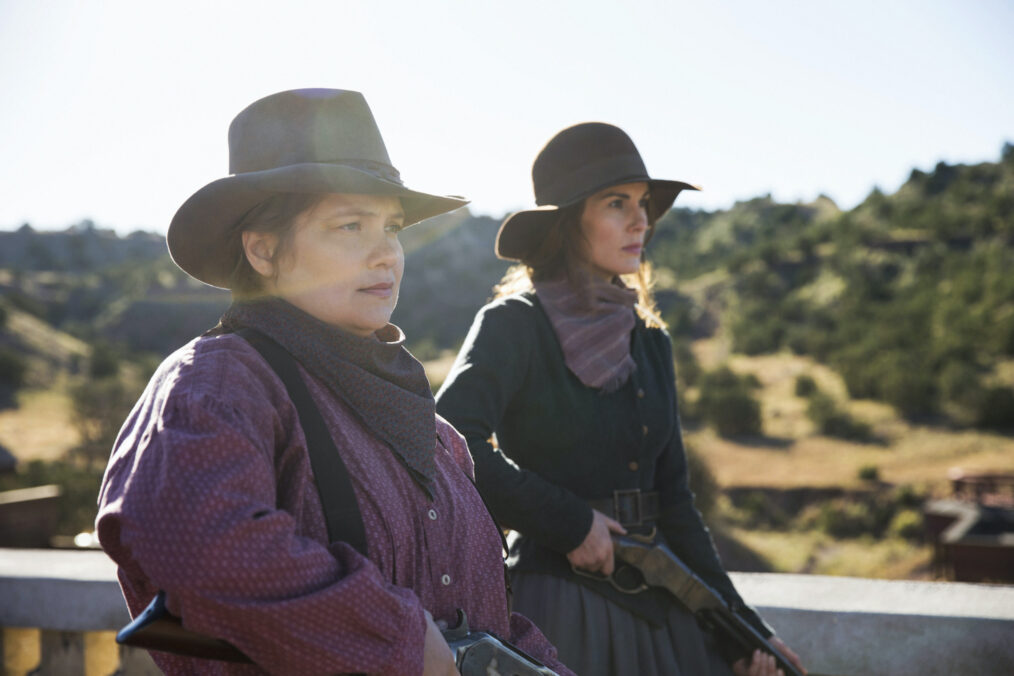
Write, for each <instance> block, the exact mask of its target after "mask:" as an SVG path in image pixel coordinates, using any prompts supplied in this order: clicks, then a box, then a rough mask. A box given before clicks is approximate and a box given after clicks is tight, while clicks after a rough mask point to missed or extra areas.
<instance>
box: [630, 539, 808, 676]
mask: <svg viewBox="0 0 1014 676" xmlns="http://www.w3.org/2000/svg"><path fill="white" fill-rule="evenodd" d="M613 551H614V553H615V554H616V558H618V559H620V560H621V561H623V562H625V563H627V564H629V565H631V566H633V567H634V568H636V569H638V570H639V571H640V572H641V575H642V576H643V577H644V581H645V583H646V584H648V585H650V586H653V587H661V588H663V589H665V590H666V591H667V592H669V593H670V594H671V595H672V596H674V597H676V599H677V600H678V601H680V603H682V604H683V605H684V606H686V608H687V610H689V611H690V612H691V613H693V614H694V616H695V617H696V618H697V620H698V622H700V623H701V624H702V625H705V626H706V627H708V628H710V629H712V630H713V631H715V632H716V633H718V634H719V635H721V636H723V637H725V639H726V640H727V641H729V642H731V643H732V644H734V645H735V646H737V647H738V649H739V652H740V653H742V655H743V656H747V657H748V656H749V655H750V654H751V653H753V651H754V650H758V649H759V650H761V651H762V652H765V653H768V654H770V655H773V656H774V658H775V661H776V662H777V664H778V668H779V669H781V670H782V671H783V672H784V673H785V674H786V675H787V676H802V672H801V671H800V670H799V669H797V668H796V666H795V665H794V664H793V663H792V662H790V661H789V660H788V658H787V657H785V655H783V654H782V653H781V651H779V650H778V649H777V648H775V646H774V645H772V644H771V642H770V641H768V640H767V639H766V638H764V636H762V635H761V633H760V632H758V631H757V630H756V629H755V628H754V627H753V625H751V624H750V623H749V622H747V621H746V620H744V619H743V618H742V617H741V616H740V615H739V614H738V613H736V611H734V610H733V609H732V608H730V607H729V604H727V603H726V602H725V599H723V598H722V597H721V595H719V594H718V592H716V591H715V590H714V589H712V588H711V587H710V586H708V584H707V583H705V582H704V580H702V579H701V578H699V577H698V576H697V574H696V573H694V572H693V571H692V570H690V568H689V567H688V566H687V565H686V564H685V563H683V561H681V560H680V558H679V557H678V556H676V555H675V554H674V553H673V552H672V550H670V549H669V548H668V547H666V546H665V545H664V544H661V543H651V542H646V541H642V540H640V539H637V538H636V537H631V536H622V535H615V536H613Z"/></svg>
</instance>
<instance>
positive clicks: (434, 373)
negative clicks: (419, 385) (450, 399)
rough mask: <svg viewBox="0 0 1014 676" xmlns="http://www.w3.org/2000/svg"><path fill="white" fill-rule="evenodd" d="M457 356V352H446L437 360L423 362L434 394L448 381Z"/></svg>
mask: <svg viewBox="0 0 1014 676" xmlns="http://www.w3.org/2000/svg"><path fill="white" fill-rule="evenodd" d="M456 356H457V352H455V351H454V350H444V351H443V352H441V353H440V356H439V357H437V358H436V359H430V360H429V361H424V362H423V368H424V369H425V370H426V377H427V378H429V381H430V387H431V388H433V392H434V393H436V391H437V390H438V389H440V386H441V385H443V383H444V380H446V379H447V374H448V373H450V372H451V367H452V366H454V358H455V357H456Z"/></svg>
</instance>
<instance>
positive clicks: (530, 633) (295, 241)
mask: <svg viewBox="0 0 1014 676" xmlns="http://www.w3.org/2000/svg"><path fill="white" fill-rule="evenodd" d="M229 148H230V169H231V173H232V175H231V176H229V177H226V178H223V179H220V180H218V181H215V182H213V183H211V184H209V185H207V186H205V187H204V188H202V189H201V190H200V191H198V192H197V193H195V194H194V195H193V196H192V197H191V198H190V199H188V200H187V201H186V203H184V205H183V206H182V207H181V208H180V209H179V211H178V212H177V213H176V216H175V217H174V218H173V221H172V224H171V225H170V228H169V233H168V244H169V251H170V253H171V254H172V257H173V260H174V261H175V262H176V263H177V264H178V265H179V266H180V267H181V268H182V269H183V270H184V271H186V272H187V273H189V274H190V275H192V276H193V277H195V278H197V279H199V280H201V281H202V282H205V283H208V284H211V285H214V286H220V287H224V288H229V289H232V291H233V296H234V303H233V305H232V306H231V307H230V308H229V309H228V311H227V312H226V313H225V315H224V316H223V317H222V320H221V323H220V325H219V326H218V327H216V328H215V329H214V330H212V331H210V332H208V333H207V334H205V335H203V336H201V337H200V338H197V339H195V340H193V341H191V342H190V343H188V344H187V345H185V346H183V347H182V348H180V349H179V350H178V351H177V352H176V353H174V354H173V355H171V356H169V357H168V358H167V359H166V360H165V361H164V362H163V363H162V365H161V366H160V367H159V369H158V371H157V372H156V373H155V375H154V376H153V377H152V379H151V382H150V383H149V385H148V387H147V389H146V390H145V392H144V394H143V395H142V396H141V399H140V400H139V401H138V403H137V405H136V406H135V407H134V410H133V411H132V412H131V414H130V417H129V418H128V419H127V421H126V422H125V423H124V426H123V429H122V431H121V432H120V435H119V437H118V439H117V440H116V445H115V447H114V449H113V452H112V456H111V458H110V460H109V466H108V469H107V470H106V474H105V477H104V480H103V484H102V489H101V494H100V496H99V514H98V519H97V524H96V528H97V531H98V535H99V540H100V542H101V543H102V547H103V548H104V549H105V551H106V552H107V553H108V554H109V555H110V556H111V557H112V558H113V559H114V560H115V561H116V563H117V564H118V566H119V570H118V575H119V580H120V584H121V587H122V589H123V593H124V596H125V597H126V600H127V604H128V606H129V609H130V612H131V615H134V616H136V615H137V614H138V613H139V612H140V611H141V610H142V609H143V608H144V606H145V605H146V604H147V603H148V601H149V600H150V599H151V598H152V597H153V596H154V595H155V593H156V591H158V590H163V591H165V592H166V603H167V605H168V607H169V609H170V610H171V612H172V613H173V614H175V615H177V616H180V617H181V618H182V622H183V624H184V626H185V627H186V628H188V629H191V630H194V631H197V632H199V633H202V634H206V635H209V636H213V637H216V638H220V639H224V640H226V641H228V642H229V643H231V644H233V645H234V646H235V647H236V648H238V649H239V650H241V651H242V652H243V653H245V654H246V655H247V656H248V657H249V658H250V659H251V660H252V661H253V662H254V665H243V664H230V663H226V662H210V661H206V660H198V659H194V658H187V657H179V656H174V655H169V654H167V653H161V652H153V656H154V658H155V661H156V663H157V664H158V665H159V667H161V668H162V669H163V670H164V671H165V672H166V673H169V674H195V673H200V674H211V673H220V674H226V673H229V674H240V673H242V674H252V673H264V672H265V671H266V672H270V673H277V674H337V673H370V674H397V675H399V676H400V675H403V674H426V675H432V674H456V673H457V671H456V669H455V664H454V659H453V658H452V656H451V652H450V650H449V648H448V645H447V643H446V642H445V641H444V639H443V637H442V635H441V633H440V630H439V628H438V623H441V622H443V623H445V624H449V625H452V626H453V625H454V624H456V623H457V620H458V616H457V610H458V609H461V610H464V611H465V613H466V615H467V619H468V621H469V623H470V626H471V628H472V629H473V630H483V631H488V632H493V633H496V634H498V635H500V636H503V637H505V638H506V639H507V640H510V641H512V642H514V643H516V644H517V645H519V646H520V647H521V648H522V649H523V650H526V651H528V652H529V653H530V654H531V655H533V656H535V657H536V658H537V659H541V660H543V661H544V662H546V663H547V664H548V665H549V666H551V667H552V668H554V669H556V670H558V671H559V672H560V673H570V672H569V671H567V670H566V668H565V667H563V666H562V665H560V664H559V663H558V662H557V660H556V657H555V651H554V650H553V648H552V646H551V645H550V644H549V643H548V642H547V641H546V640H545V638H544V637H543V636H542V635H541V633H540V632H539V631H538V630H537V629H536V628H535V627H534V626H533V625H532V624H531V623H530V622H529V621H528V620H526V619H524V618H523V617H521V616H519V615H516V614H515V615H511V613H510V611H509V608H508V600H507V594H506V590H505V586H504V582H503V562H502V559H501V540H500V535H499V533H498V532H497V528H496V526H495V525H494V523H493V520H492V519H491V517H490V515H489V513H488V512H487V511H486V508H485V507H484V506H483V504H482V501H481V499H480V498H479V495H478V493H477V492H476V490H475V487H474V486H473V484H472V482H471V477H470V475H471V472H472V464H471V460H470V458H469V456H468V452H467V448H466V447H465V444H464V441H463V440H462V439H461V437H460V435H458V434H457V433H456V432H455V431H454V430H453V429H452V428H451V427H450V425H448V424H447V423H446V422H444V421H443V420H442V419H439V418H438V417H437V416H436V415H435V413H434V402H433V397H432V395H431V393H430V389H429V383H428V382H427V380H426V376H425V374H424V373H423V369H422V366H421V365H420V364H419V362H418V361H416V360H415V359H414V358H413V357H412V356H411V355H410V354H409V353H408V352H407V351H406V350H405V348H404V347H403V343H404V336H403V335H402V333H401V331H400V329H398V328H397V327H396V326H393V325H391V324H389V323H388V320H389V318H390V316H391V312H392V311H393V310H394V306H395V303H396V302H397V299H398V289H399V286H400V283H401V276H402V270H403V268H404V255H403V253H402V249H401V245H400V244H399V242H398V232H399V231H400V230H401V229H402V228H404V227H406V226H409V225H411V224H413V223H415V222H417V221H419V220H422V219H424V218H428V217H430V216H433V215H436V214H439V213H443V212H446V211H450V210H452V209H456V208H457V207H459V206H461V205H462V204H463V203H464V202H463V201H462V200H460V199H456V198H448V197H439V196H435V195H427V194H425V193H420V192H416V191H413V190H410V189H409V188H407V187H405V186H404V184H403V183H402V181H401V179H400V177H399V175H398V172H397V170H395V169H394V167H393V166H391V162H390V159H389V158H388V156H387V150H386V149H385V147H384V144H383V140H382V139H381V137H380V133H379V130H378V129H377V127H376V124H375V122H374V119H373V115H372V113H371V112H370V109H369V108H368V107H367V105H366V101H365V100H364V99H363V97H362V95H360V94H359V93H357V92H349V91H340V90H331V89H312V90H297V91H289V92H281V93H279V94H274V95H272V96H268V97H266V98H264V99H261V100H259V101H256V102H255V103H253V104H251V105H250V106H249V107H247V108H246V109H245V110H244V111H242V112H241V113H240V114H239V115H238V116H237V117H236V119H235V120H234V121H233V123H232V125H231V127H230V129H229ZM265 345H268V346H270V345H274V346H275V348H276V352H275V354H276V355H277V354H282V351H284V353H288V354H289V355H291V356H290V357H288V359H289V361H287V362H285V363H290V364H292V369H291V371H290V375H291V374H294V379H295V382H297V383H298V382H301V383H302V385H303V387H302V390H303V392H304V393H305V397H300V395H299V394H298V392H299V390H300V388H299V387H298V386H296V387H292V388H290V386H289V382H285V384H283V380H282V379H280V375H279V374H281V373H283V372H284V369H279V371H277V372H276V371H275V370H274V369H273V366H272V365H269V363H270V364H274V363H275V362H273V361H272V362H269V361H266V358H265V356H262V355H264V354H265V352H262V351H261V348H264V347H265ZM255 346H260V347H259V348H256V349H255ZM268 354H270V352H269V353H268ZM292 358H294V360H295V361H294V362H293V361H291V360H292ZM268 359H271V357H268ZM290 382H291V381H290ZM290 395H291V396H290ZM306 399H309V400H310V401H311V402H312V403H311V407H315V408H316V410H317V411H319V415H318V416H317V417H318V418H320V419H322V424H321V425H319V426H318V429H319V430H320V431H321V433H320V434H319V435H316V434H313V435H312V434H311V431H310V430H311V429H312V428H313V425H312V424H311V423H312V420H311V418H312V417H313V416H307V417H305V418H304V414H306V413H308V412H310V407H307V406H305V401H306ZM300 401H302V402H303V403H302V404H301V403H297V402H300ZM325 437H326V438H329V439H330V441H332V442H333V449H331V452H332V453H333V452H334V451H337V453H338V455H339V456H340V457H341V461H343V462H344V465H345V467H346V468H347V475H348V478H347V483H348V484H350V488H349V490H350V491H351V492H352V493H353V494H354V495H353V496H352V500H351V502H352V504H353V505H354V507H353V509H352V510H351V513H352V516H351V518H348V517H347V516H346V517H345V518H342V516H341V515H342V513H343V512H342V511H341V510H333V509H331V507H330V506H329V505H331V504H332V503H331V500H332V499H333V498H334V491H331V492H329V491H328V484H327V483H322V482H324V481H325V476H323V475H326V476H327V477H333V475H334V473H333V472H320V471H319V470H320V469H321V468H322V465H320V464H318V459H319V457H320V455H318V454H317V453H316V451H317V450H322V449H321V443H320V442H321V441H322V440H323V439H324V438H325ZM311 441H312V443H311ZM323 450H325V451H326V449H323ZM323 457H324V458H325V459H327V458H329V457H333V456H328V455H327V453H324V454H323ZM339 464H340V462H339ZM315 479H316V482H315ZM335 483H336V484H337V482H335ZM344 495H346V496H348V493H345V494H344ZM340 506H341V505H340V504H339V507H340ZM344 513H345V514H346V515H348V514H349V513H350V512H349V511H345V512H344ZM336 523H338V524H339V527H337V528H336V527H335V526H336ZM353 526H356V527H358V529H359V530H360V531H361V535H362V539H363V540H365V541H364V542H359V540H360V538H359V537H357V536H355V534H354V533H353V531H354V530H356V528H353ZM346 528H347V529H348V530H345V529H346ZM333 531H334V533H333V534H334V537H331V535H332V532H333Z"/></svg>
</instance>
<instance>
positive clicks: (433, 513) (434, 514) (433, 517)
mask: <svg viewBox="0 0 1014 676" xmlns="http://www.w3.org/2000/svg"><path fill="white" fill-rule="evenodd" d="M428 516H429V517H430V521H436V520H437V510H435V509H431V510H430V511H429V512H428Z"/></svg>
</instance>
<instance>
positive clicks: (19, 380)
mask: <svg viewBox="0 0 1014 676" xmlns="http://www.w3.org/2000/svg"><path fill="white" fill-rule="evenodd" d="M27 370H28V365H27V364H26V363H25V358H24V357H23V356H21V354H20V353H18V352H15V351H14V350H11V349H9V348H6V347H0V385H5V386H7V387H10V388H12V389H17V388H19V387H21V386H22V385H23V384H24V382H25V372H26V371H27Z"/></svg>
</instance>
